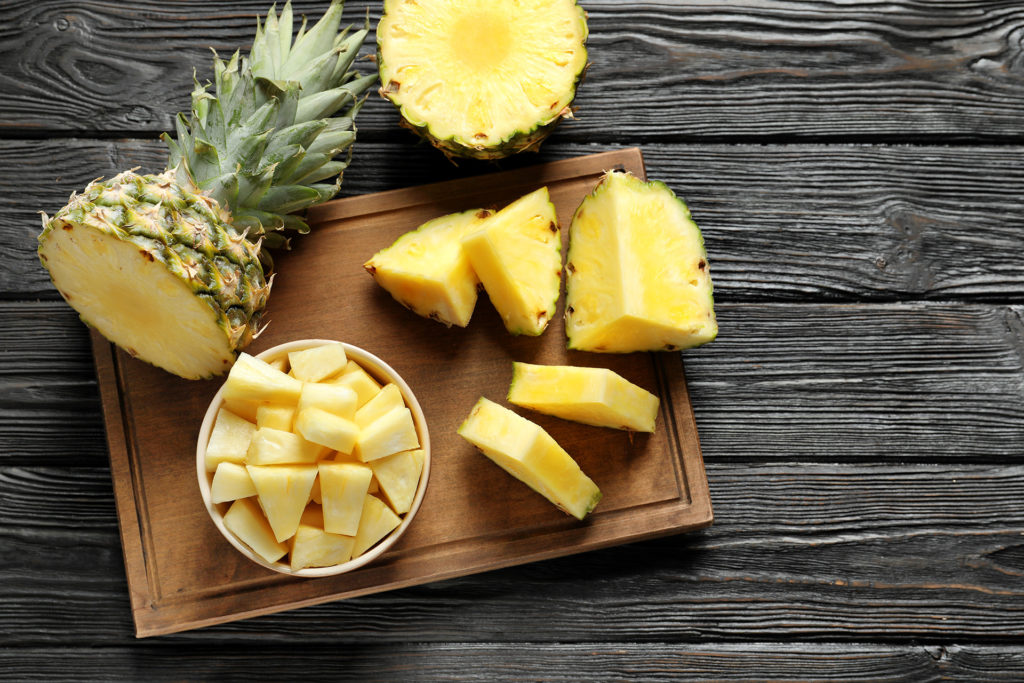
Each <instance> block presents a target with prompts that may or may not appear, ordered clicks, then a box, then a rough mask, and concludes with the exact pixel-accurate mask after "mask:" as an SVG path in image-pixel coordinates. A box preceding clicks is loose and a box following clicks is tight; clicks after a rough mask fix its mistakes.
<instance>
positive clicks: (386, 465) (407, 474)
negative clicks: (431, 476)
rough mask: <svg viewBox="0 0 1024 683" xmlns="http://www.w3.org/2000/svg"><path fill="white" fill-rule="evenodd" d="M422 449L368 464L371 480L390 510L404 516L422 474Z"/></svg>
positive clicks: (423, 456)
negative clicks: (389, 505) (384, 498)
mask: <svg viewBox="0 0 1024 683" xmlns="http://www.w3.org/2000/svg"><path fill="white" fill-rule="evenodd" d="M424 458H425V454H424V453H423V450H422V449H416V450H412V451H402V452H401V453H395V454H394V455H389V456H387V457H385V458H380V459H378V460H374V461H373V462H371V463H370V467H371V468H372V469H373V478H374V480H375V481H376V482H377V483H378V484H379V486H380V490H381V491H382V492H383V493H384V495H385V496H386V497H387V499H388V502H389V503H390V504H391V509H392V510H394V511H395V512H396V513H397V514H400V515H404V514H405V513H407V512H408V511H409V509H410V508H412V501H413V498H415V497H416V489H417V487H418V485H419V483H420V473H421V472H423V461H424Z"/></svg>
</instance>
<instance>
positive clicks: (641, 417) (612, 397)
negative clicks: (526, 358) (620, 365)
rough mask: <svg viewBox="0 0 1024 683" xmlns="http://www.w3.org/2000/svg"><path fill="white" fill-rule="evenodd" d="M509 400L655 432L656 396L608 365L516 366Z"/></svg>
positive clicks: (570, 416)
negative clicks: (604, 366)
mask: <svg viewBox="0 0 1024 683" xmlns="http://www.w3.org/2000/svg"><path fill="white" fill-rule="evenodd" d="M508 402H509V403H512V404H514V405H517V406H522V407H524V408H530V409H532V410H536V411H537V412H539V413H546V414H548V415H554V416H556V417H561V418H564V419H566V420H574V421H576V422H582V423H583V424H588V425H595V426H597V427H612V428H614V429H627V430H630V431H634V432H651V433H653V432H654V422H655V420H656V419H657V417H658V405H659V403H660V401H659V400H658V397H657V396H655V395H654V394H652V393H651V392H649V391H647V390H646V389H641V388H640V387H638V386H637V385H635V384H633V383H632V382H629V381H627V380H626V379H624V378H622V377H621V376H620V375H618V374H616V373H614V372H612V371H611V370H608V369H606V368H580V367H572V366H565V365H531V364H530V363H513V364H512V384H511V386H510V387H509V389H508Z"/></svg>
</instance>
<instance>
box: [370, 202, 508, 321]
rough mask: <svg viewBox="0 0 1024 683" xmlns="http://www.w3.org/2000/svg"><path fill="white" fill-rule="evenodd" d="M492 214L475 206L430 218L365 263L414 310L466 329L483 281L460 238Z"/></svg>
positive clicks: (388, 288)
mask: <svg viewBox="0 0 1024 683" xmlns="http://www.w3.org/2000/svg"><path fill="white" fill-rule="evenodd" d="M490 215H491V212H490V211H486V210H484V209H472V210H470V211H463V212H461V213H453V214H449V215H447V216H441V217H440V218H435V219H433V220H430V221H427V222H426V223H424V224H423V225H421V226H419V227H418V228H416V229H415V230H412V231H411V232H407V233H405V234H404V235H402V236H401V237H399V238H398V239H397V240H395V243H394V244H392V245H391V246H390V247H387V248H386V249H382V250H381V251H379V252H377V253H376V254H374V255H373V257H372V258H371V259H370V260H369V261H367V262H366V263H365V264H364V265H363V267H364V268H365V269H366V271H367V272H368V273H370V275H372V276H373V279H374V280H376V281H377V284H379V285H380V286H381V287H383V288H384V289H386V290H387V291H388V292H390V293H391V296H393V297H394V298H395V301H397V302H398V303H400V304H402V305H403V306H405V307H406V308H408V309H409V310H410V311H412V312H413V313H415V314H417V315H421V316H423V317H424V318H430V319H431V320H436V321H438V322H440V323H444V324H445V325H447V326H448V327H451V326H452V325H457V326H459V327H465V326H466V325H468V324H469V319H470V317H471V316H472V315H473V309H474V308H475V307H476V297H477V285H478V284H479V282H480V281H479V280H478V279H477V277H476V273H474V272H473V269H472V268H471V267H470V265H469V259H467V258H466V254H465V253H464V252H463V251H462V245H461V240H462V237H463V236H464V235H466V234H467V233H469V232H472V231H473V230H475V229H476V228H477V227H478V226H479V225H480V222H481V221H483V220H484V219H486V218H487V217H488V216H490Z"/></svg>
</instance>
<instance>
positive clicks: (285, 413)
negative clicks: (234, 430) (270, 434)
mask: <svg viewBox="0 0 1024 683" xmlns="http://www.w3.org/2000/svg"><path fill="white" fill-rule="evenodd" d="M294 422H295V406H282V405H275V404H273V403H265V404H262V405H260V406H258V407H257V408H256V427H257V428H259V427H270V428H271V429H281V430H284V431H286V432H290V431H291V429H292V424H293V423H294Z"/></svg>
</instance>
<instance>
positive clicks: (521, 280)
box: [462, 187, 562, 336]
mask: <svg viewBox="0 0 1024 683" xmlns="http://www.w3.org/2000/svg"><path fill="white" fill-rule="evenodd" d="M462 248H463V249H464V250H465V252H466V255H467V256H468V257H469V262H470V264H471V265H472V266H473V270H474V271H476V274H477V276H478V277H479V278H480V281H481V282H482V283H483V285H484V289H485V290H486V291H487V295H488V296H489V297H490V299H491V303H492V304H494V308H496V309H497V311H498V313H499V314H501V319H502V322H504V323H505V329H507V330H508V331H509V332H511V333H512V334H526V335H531V336H536V335H539V334H540V333H541V332H543V331H544V330H545V328H547V325H548V322H549V321H550V320H551V316H553V315H554V313H555V308H556V307H557V306H558V296H559V293H560V291H561V283H562V279H561V278H562V240H561V237H560V233H559V230H558V216H557V215H556V214H555V206H554V204H552V203H551V197H550V196H549V195H548V188H547V187H542V188H540V189H539V190H536V191H535V192H531V193H530V194H528V195H526V196H524V197H520V198H519V199H517V200H516V201H514V202H512V203H511V204H509V205H508V206H506V207H505V208H504V209H502V210H501V211H499V212H498V213H496V214H494V215H493V216H491V217H490V218H488V219H487V220H486V221H484V222H483V223H482V224H481V226H480V228H478V229H477V230H476V231H474V232H472V233H470V234H468V235H466V236H465V237H464V238H463V239H462Z"/></svg>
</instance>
